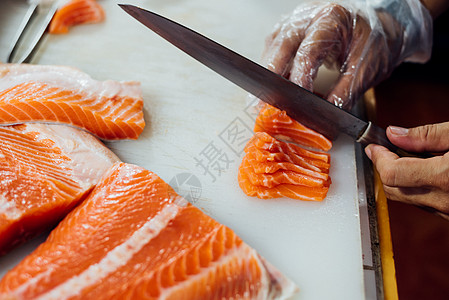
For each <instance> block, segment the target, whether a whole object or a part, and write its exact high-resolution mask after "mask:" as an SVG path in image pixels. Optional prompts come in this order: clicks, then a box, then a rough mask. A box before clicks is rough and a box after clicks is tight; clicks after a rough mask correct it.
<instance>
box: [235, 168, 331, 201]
mask: <svg viewBox="0 0 449 300" xmlns="http://www.w3.org/2000/svg"><path fill="white" fill-rule="evenodd" d="M246 172H247V170H246V169H245V168H239V173H238V181H239V185H240V188H241V189H242V190H243V192H244V193H245V194H246V195H248V196H251V197H258V198H261V199H270V198H281V197H288V198H292V199H297V200H304V201H322V200H323V199H324V198H326V195H327V192H328V190H329V188H328V187H326V186H324V187H310V186H304V185H296V184H280V185H277V186H275V187H272V188H267V187H264V186H260V185H254V184H252V183H251V181H250V180H249V178H248V175H247V173H246Z"/></svg>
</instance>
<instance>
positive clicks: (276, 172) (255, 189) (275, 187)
mask: <svg viewBox="0 0 449 300" xmlns="http://www.w3.org/2000/svg"><path fill="white" fill-rule="evenodd" d="M329 168H330V156H329V154H327V153H320V152H317V151H311V150H306V149H303V148H301V147H299V146H297V145H294V144H291V143H287V142H282V141H279V140H277V139H275V138H273V137H271V136H270V135H268V134H267V133H265V132H256V133H255V135H254V136H253V138H252V139H251V140H250V141H249V142H248V143H247V145H246V146H245V157H244V158H243V160H242V163H241V164H240V167H239V172H238V181H239V186H240V188H241V189H242V190H243V192H244V193H245V194H246V195H248V196H256V197H259V198H262V199H268V198H278V197H290V198H293V199H299V200H307V201H322V200H323V199H324V198H325V197H326V195H327V192H328V190H329V186H330V184H331V179H330V177H329Z"/></svg>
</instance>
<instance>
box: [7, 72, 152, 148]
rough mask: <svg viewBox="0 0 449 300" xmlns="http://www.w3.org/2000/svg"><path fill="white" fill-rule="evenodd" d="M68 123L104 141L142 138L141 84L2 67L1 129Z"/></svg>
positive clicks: (66, 73) (72, 73)
mask: <svg viewBox="0 0 449 300" xmlns="http://www.w3.org/2000/svg"><path fill="white" fill-rule="evenodd" d="M25 122H44V123H59V124H61V123H62V124H68V125H72V126H75V127H78V128H82V129H85V130H87V131H89V132H91V133H92V134H94V135H96V136H97V137H99V138H101V139H104V140H116V139H137V138H138V136H139V135H140V133H141V132H142V131H143V128H144V126H145V121H144V119H143V99H142V96H141V89H140V84H139V83H137V82H116V81H112V80H108V81H96V80H94V79H92V78H91V77H90V76H88V75H87V74H85V73H83V72H81V71H78V70H76V69H72V68H69V67H62V66H38V65H23V64H22V65H15V64H2V65H0V125H11V124H20V123H25Z"/></svg>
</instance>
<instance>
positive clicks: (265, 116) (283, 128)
mask: <svg viewBox="0 0 449 300" xmlns="http://www.w3.org/2000/svg"><path fill="white" fill-rule="evenodd" d="M254 131H255V132H266V133H268V134H269V135H271V136H273V137H276V138H278V139H281V140H286V141H289V142H293V143H296V144H299V145H302V146H306V147H310V148H313V149H319V150H323V151H328V150H330V149H331V147H332V142H331V141H330V140H329V139H327V138H326V137H325V136H323V135H322V134H320V133H318V132H316V131H314V130H312V129H310V128H307V127H306V126H304V125H302V124H301V123H299V122H298V121H295V120H293V119H292V118H290V117H289V116H288V115H287V113H286V112H285V111H282V110H280V109H277V108H275V107H273V106H271V105H268V104H265V103H264V104H263V105H262V108H261V110H260V112H259V115H258V116H257V119H256V123H255V125H254Z"/></svg>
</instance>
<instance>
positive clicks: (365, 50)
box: [327, 18, 384, 110]
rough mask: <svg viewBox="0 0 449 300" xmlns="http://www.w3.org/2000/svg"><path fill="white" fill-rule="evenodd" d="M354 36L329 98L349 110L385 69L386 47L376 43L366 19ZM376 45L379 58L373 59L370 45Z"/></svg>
mask: <svg viewBox="0 0 449 300" xmlns="http://www.w3.org/2000/svg"><path fill="white" fill-rule="evenodd" d="M352 36H353V40H352V41H351V44H350V45H349V47H348V48H349V49H348V50H347V55H346V57H345V58H343V60H344V62H343V66H342V68H341V70H340V71H341V74H340V77H339V78H338V79H337V82H336V84H335V86H334V88H333V89H332V90H331V92H330V93H329V95H328V97H327V100H328V101H329V102H331V103H333V104H335V105H337V106H339V107H341V108H343V109H347V110H349V109H351V107H352V104H353V102H354V100H355V99H358V98H359V97H360V95H361V94H363V93H364V92H365V91H366V90H367V88H368V87H369V86H371V85H372V84H373V82H374V81H375V78H376V76H377V77H379V76H380V74H383V72H380V70H379V69H383V68H382V67H381V65H382V61H383V60H382V59H380V57H379V56H381V53H382V52H383V51H384V50H383V49H384V48H383V47H381V45H380V44H378V43H377V42H376V38H377V37H376V36H374V35H372V32H371V28H370V26H369V24H368V23H367V22H366V21H365V20H364V19H361V18H358V19H357V23H356V25H355V27H354V28H353V33H352ZM375 44H377V45H376V47H377V50H376V52H375V53H376V54H377V56H376V57H375V58H373V57H371V56H372V55H373V54H372V53H373V52H372V49H370V46H372V45H375ZM379 53H380V54H379Z"/></svg>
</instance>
